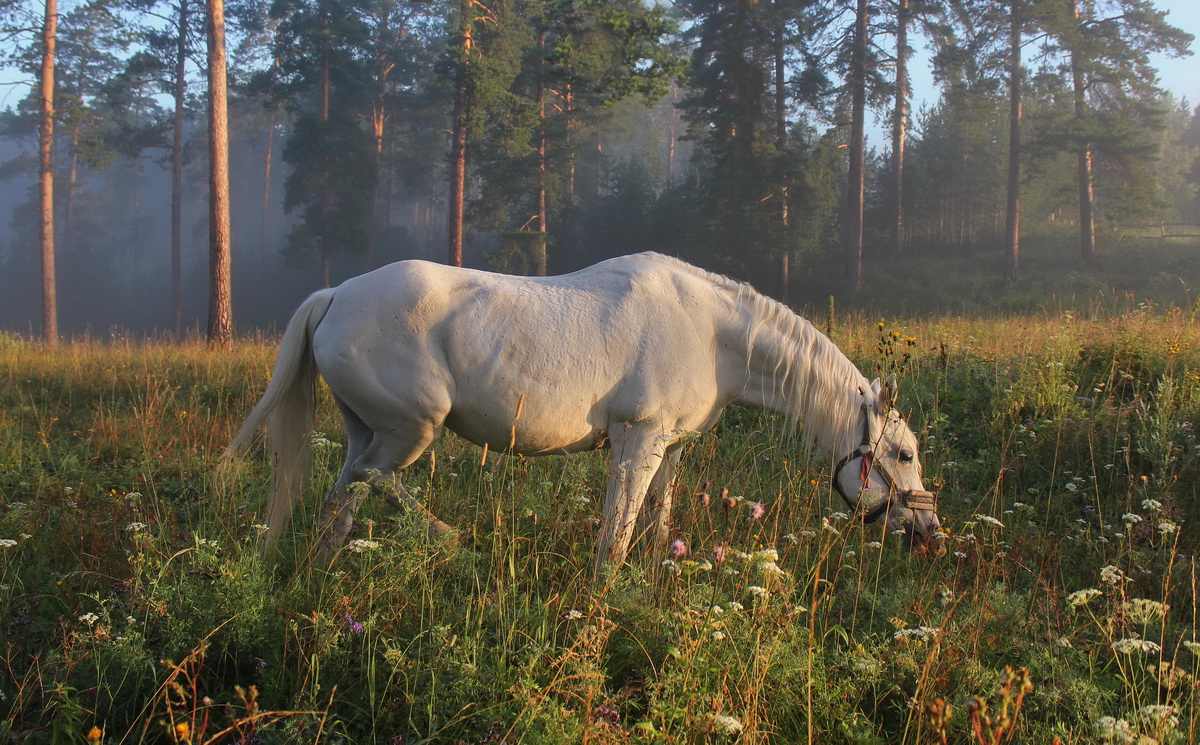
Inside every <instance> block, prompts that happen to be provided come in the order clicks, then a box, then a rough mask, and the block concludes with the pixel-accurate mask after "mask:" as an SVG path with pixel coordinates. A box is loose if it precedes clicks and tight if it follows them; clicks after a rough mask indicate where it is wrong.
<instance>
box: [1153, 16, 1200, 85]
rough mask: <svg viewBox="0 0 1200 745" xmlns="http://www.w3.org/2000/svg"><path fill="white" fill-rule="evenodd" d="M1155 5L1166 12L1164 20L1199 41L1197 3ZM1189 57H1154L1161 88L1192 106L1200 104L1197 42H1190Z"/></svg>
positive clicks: (1199, 60) (1199, 18)
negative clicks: (1190, 50)
mask: <svg viewBox="0 0 1200 745" xmlns="http://www.w3.org/2000/svg"><path fill="white" fill-rule="evenodd" d="M1155 6H1156V7H1157V8H1159V9H1160V10H1165V11H1167V12H1168V13H1169V15H1168V16H1167V21H1168V22H1169V23H1170V24H1171V25H1173V26H1176V27H1178V28H1181V29H1183V30H1184V31H1187V32H1188V33H1189V34H1191V35H1192V36H1195V37H1196V38H1197V39H1198V40H1200V2H1198V1H1197V0H1158V2H1156V3H1155ZM1192 52H1193V54H1192V56H1190V57H1181V58H1178V59H1171V58H1169V57H1167V56H1165V55H1161V54H1160V55H1154V66H1155V67H1157V68H1158V71H1159V77H1160V79H1161V82H1162V85H1163V87H1164V88H1166V89H1167V90H1169V91H1172V92H1173V93H1175V95H1177V96H1180V97H1183V98H1186V99H1187V100H1188V102H1189V103H1191V105H1192V106H1193V107H1195V106H1196V104H1197V103H1200V41H1197V42H1192Z"/></svg>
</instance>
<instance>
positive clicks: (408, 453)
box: [321, 420, 452, 558]
mask: <svg viewBox="0 0 1200 745" xmlns="http://www.w3.org/2000/svg"><path fill="white" fill-rule="evenodd" d="M358 423H359V424H362V426H363V427H364V428H365V427H366V425H365V424H363V423H362V422H361V420H359V422H358ZM347 428H349V425H347ZM368 431H369V432H370V430H368ZM398 431H399V432H402V433H404V434H402V435H397V434H391V433H383V432H371V436H370V441H369V445H367V447H365V448H364V450H363V452H362V453H361V454H360V455H358V456H357V457H356V458H355V459H354V460H353V462H351V461H350V459H349V458H348V459H347V466H348V469H347V470H346V472H344V474H343V478H340V479H339V480H338V484H337V485H335V486H334V488H333V489H332V490H330V492H329V494H328V495H327V496H326V497H325V502H324V504H323V505H322V508H321V525H322V531H321V532H322V553H323V554H324V555H325V556H326V557H327V558H331V557H332V555H333V554H335V553H336V552H337V551H338V549H340V548H341V547H342V545H343V544H344V543H345V542H346V536H347V535H348V534H349V533H350V527H351V525H352V524H353V521H354V514H355V512H357V510H358V505H359V502H360V501H361V498H362V495H363V492H364V489H363V488H361V487H356V486H355V484H358V483H363V484H367V485H368V487H367V488H368V489H370V488H373V487H382V488H383V489H384V493H385V495H386V496H385V498H386V500H387V502H388V503H389V504H391V505H392V506H394V507H397V508H399V509H401V510H415V511H417V512H419V513H420V514H422V515H424V516H425V517H426V518H427V519H428V520H429V523H430V532H431V533H433V534H435V535H441V534H444V533H447V532H449V531H450V530H452V528H450V526H448V525H446V524H445V523H443V522H442V521H441V520H438V519H437V517H435V516H434V515H433V514H432V513H431V512H429V511H428V510H427V509H425V508H424V507H423V506H422V505H421V504H420V503H419V502H417V500H416V499H414V498H413V497H412V495H410V494H409V493H408V491H407V490H406V489H405V488H404V485H403V484H402V483H401V482H400V477H399V473H398V472H399V471H400V470H401V469H403V468H405V467H406V466H408V465H410V464H411V463H412V462H413V461H415V460H416V459H417V458H418V457H420V455H421V453H423V452H425V449H426V448H428V447H429V445H430V444H431V443H432V442H433V440H434V438H435V436H436V434H437V427H436V426H435V425H432V424H425V425H418V426H411V427H405V428H401V429H400V430H398Z"/></svg>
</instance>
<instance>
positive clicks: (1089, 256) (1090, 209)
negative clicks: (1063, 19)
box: [1071, 0, 1096, 263]
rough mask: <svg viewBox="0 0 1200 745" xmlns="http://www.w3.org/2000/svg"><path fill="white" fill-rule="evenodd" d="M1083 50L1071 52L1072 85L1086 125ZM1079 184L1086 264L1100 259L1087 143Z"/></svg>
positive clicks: (1075, 6) (1074, 3)
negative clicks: (1097, 255) (1081, 55)
mask: <svg viewBox="0 0 1200 745" xmlns="http://www.w3.org/2000/svg"><path fill="white" fill-rule="evenodd" d="M1071 12H1072V14H1073V15H1074V16H1075V22H1076V24H1077V25H1078V24H1080V23H1082V22H1083V19H1082V17H1081V14H1080V12H1079V2H1078V0H1071ZM1079 54H1080V53H1079V50H1077V49H1072V50H1071V82H1072V86H1073V88H1074V93H1075V122H1076V124H1077V125H1080V126H1084V125H1085V121H1084V120H1085V119H1086V117H1087V86H1086V81H1085V80H1084V75H1083V68H1082V66H1081V65H1080V60H1079ZM1077 162H1078V165H1077V172H1078V176H1077V179H1078V184H1079V254H1080V257H1081V258H1082V259H1083V260H1084V261H1085V262H1088V263H1090V262H1092V261H1093V260H1094V259H1095V258H1096V207H1095V187H1094V186H1093V180H1092V143H1091V142H1090V141H1086V140H1085V141H1084V142H1083V143H1082V145H1081V146H1080V149H1079V153H1078V156H1077Z"/></svg>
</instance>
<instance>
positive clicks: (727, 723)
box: [712, 714, 742, 735]
mask: <svg viewBox="0 0 1200 745" xmlns="http://www.w3.org/2000/svg"><path fill="white" fill-rule="evenodd" d="M712 728H713V730H714V731H716V732H720V733H721V734H723V735H736V734H737V733H739V732H741V731H742V723H741V722H739V721H738V720H737V719H734V718H733V717H731V716H726V715H725V714H713V717H712Z"/></svg>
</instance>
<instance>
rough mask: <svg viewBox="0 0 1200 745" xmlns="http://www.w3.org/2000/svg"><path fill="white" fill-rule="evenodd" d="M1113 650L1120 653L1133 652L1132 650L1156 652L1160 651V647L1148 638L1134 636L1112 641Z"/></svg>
mask: <svg viewBox="0 0 1200 745" xmlns="http://www.w3.org/2000/svg"><path fill="white" fill-rule="evenodd" d="M1112 648H1113V651H1114V652H1120V653H1121V654H1133V653H1134V652H1146V653H1157V652H1161V651H1162V647H1160V646H1158V644H1157V643H1155V642H1152V641H1150V640H1149V639H1139V638H1137V637H1136V636H1130V637H1126V638H1125V639H1118V640H1117V641H1115V642H1113V643H1112Z"/></svg>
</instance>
